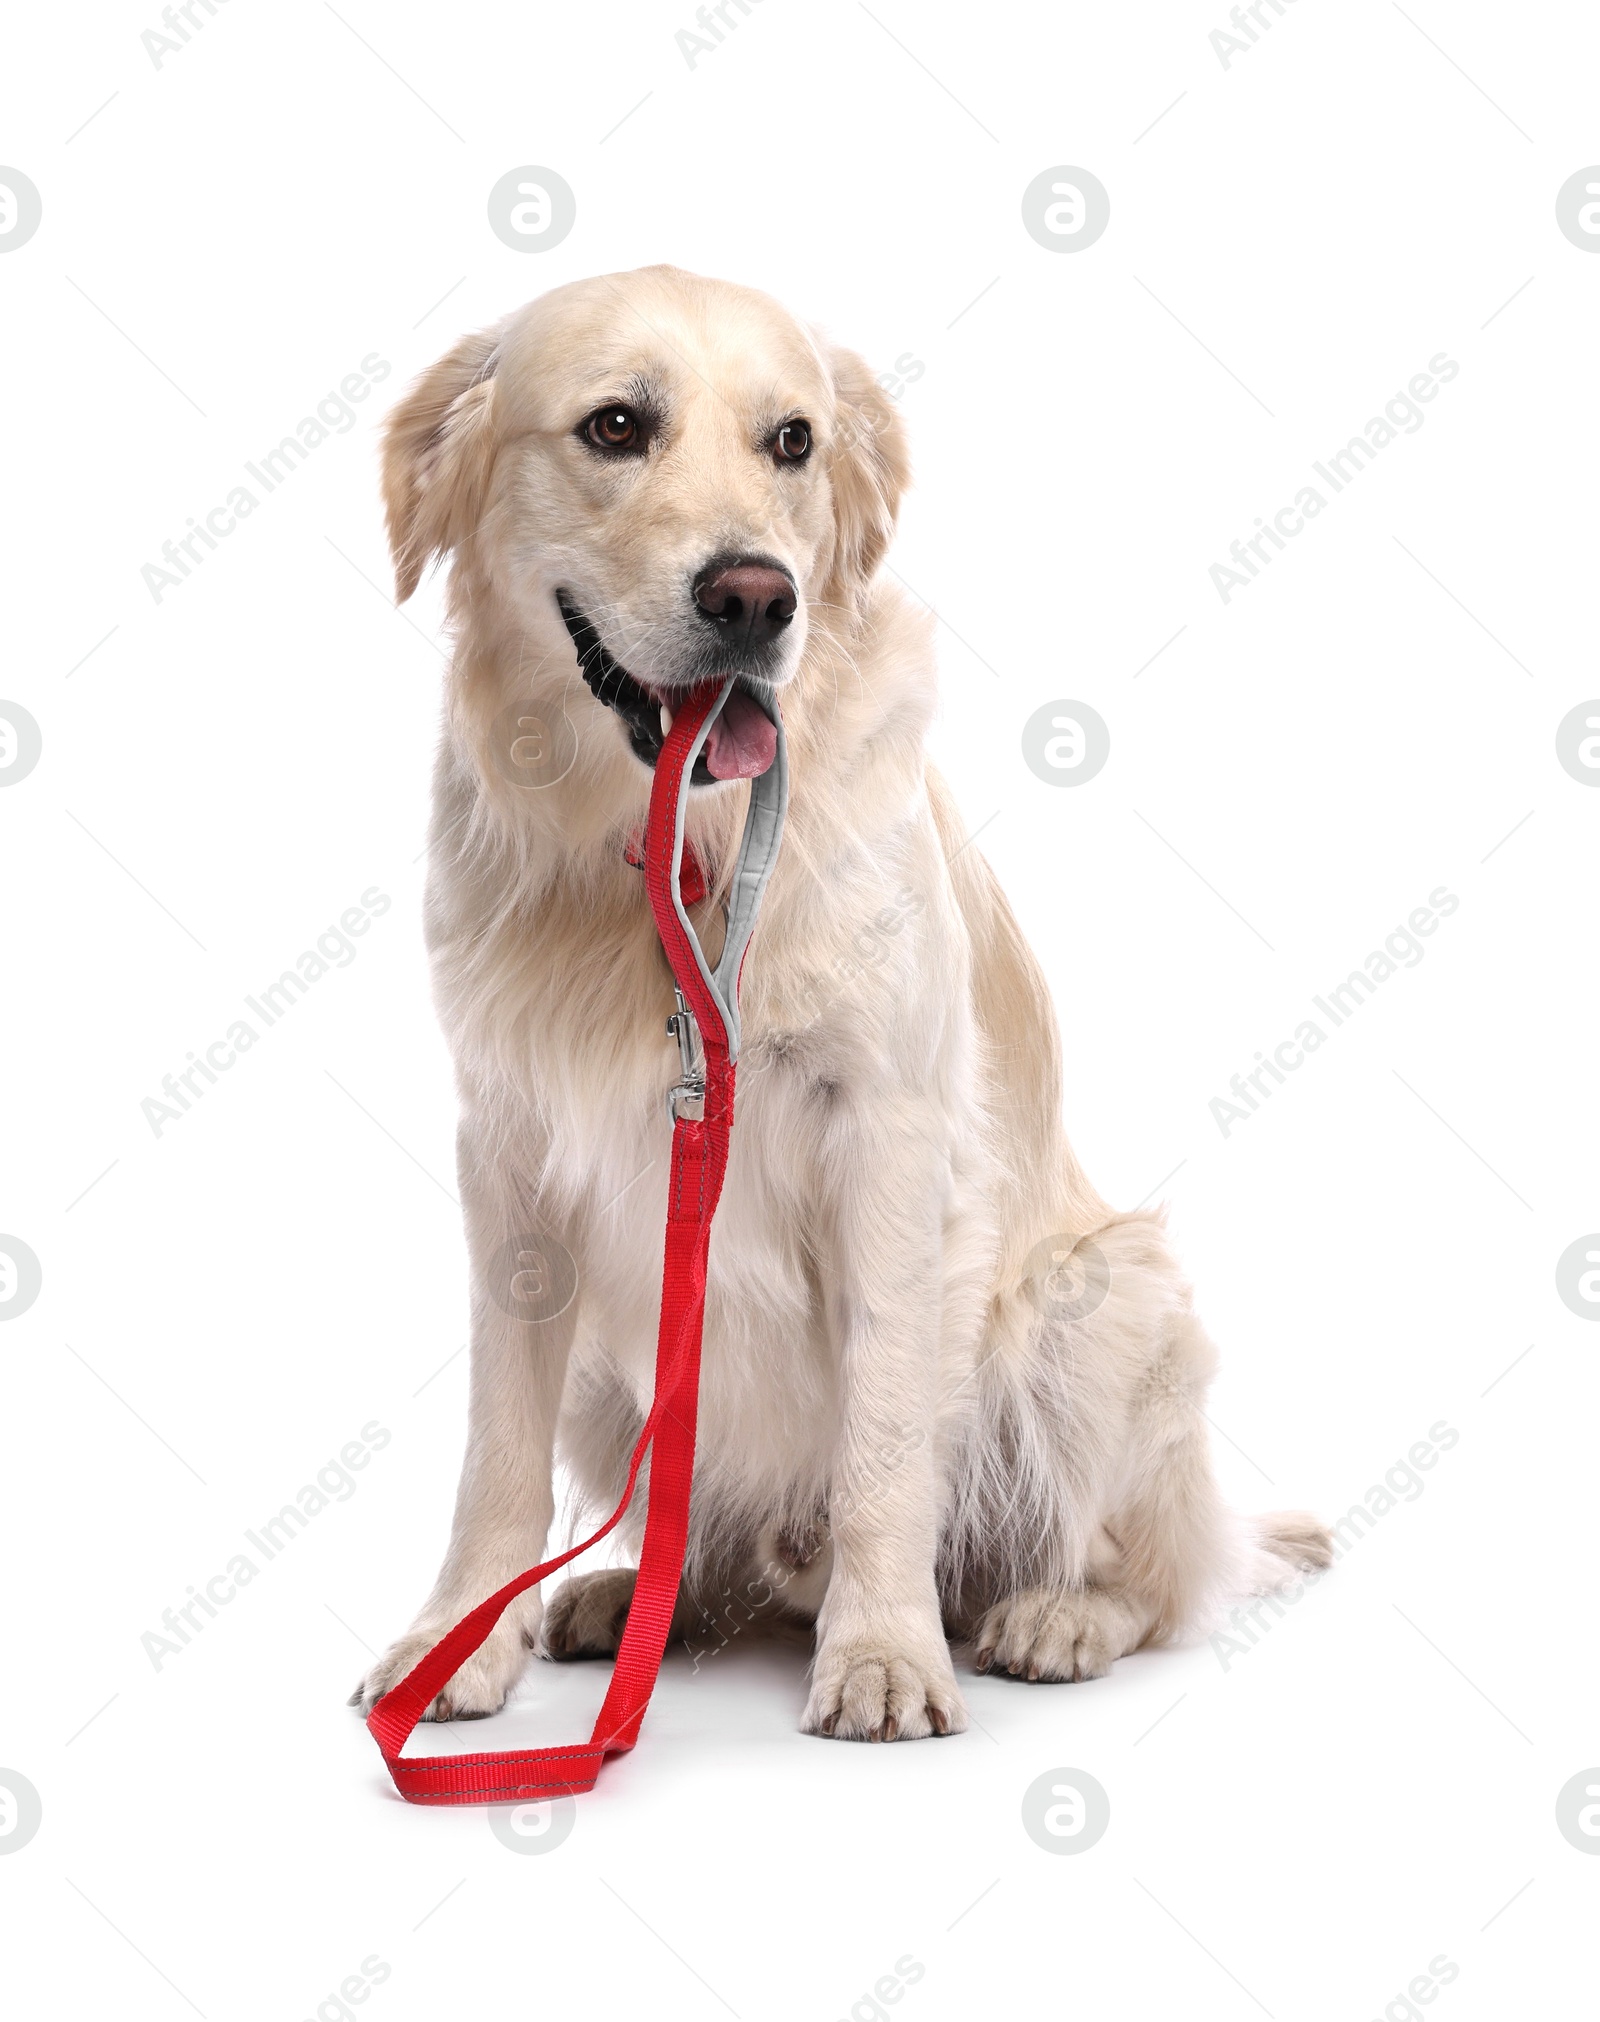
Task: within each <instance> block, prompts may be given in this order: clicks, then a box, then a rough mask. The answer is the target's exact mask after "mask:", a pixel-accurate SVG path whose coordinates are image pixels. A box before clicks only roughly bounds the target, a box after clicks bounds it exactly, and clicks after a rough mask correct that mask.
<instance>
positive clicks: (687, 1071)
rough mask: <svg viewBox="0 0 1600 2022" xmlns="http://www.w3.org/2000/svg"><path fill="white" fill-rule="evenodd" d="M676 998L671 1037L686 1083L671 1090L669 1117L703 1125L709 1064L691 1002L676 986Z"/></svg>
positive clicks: (677, 1120) (676, 1121) (669, 1034)
mask: <svg viewBox="0 0 1600 2022" xmlns="http://www.w3.org/2000/svg"><path fill="white" fill-rule="evenodd" d="M672 994H673V996H674V997H676V998H677V1000H678V1008H677V1010H676V1011H675V1012H674V1013H673V1015H672V1016H671V1017H670V1018H669V1019H668V1020H667V1037H668V1038H669V1039H676V1040H677V1042H678V1060H679V1064H680V1066H681V1068H682V1071H683V1079H682V1080H681V1081H680V1082H679V1083H678V1085H677V1086H676V1087H675V1088H669V1089H668V1090H667V1114H668V1115H669V1116H670V1117H671V1118H672V1120H673V1122H674V1123H682V1122H688V1123H703V1122H704V1121H705V1114H706V1063H705V1057H704V1055H703V1054H702V1052H701V1050H700V1028H699V1026H698V1025H696V1023H695V1018H694V1013H693V1012H692V1011H691V1010H690V1009H689V1000H688V999H687V998H686V997H685V996H684V994H683V992H682V991H681V990H680V989H679V988H678V986H677V984H676V983H674V984H673V986H672Z"/></svg>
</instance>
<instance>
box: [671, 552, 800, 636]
mask: <svg viewBox="0 0 1600 2022" xmlns="http://www.w3.org/2000/svg"><path fill="white" fill-rule="evenodd" d="M694 600H695V602H696V603H697V604H698V605H699V607H700V609H701V611H702V612H703V613H704V614H705V616H706V617H708V618H709V619H710V620H711V621H712V623H713V624H715V625H717V626H719V627H720V628H721V629H722V630H723V631H725V632H727V633H729V634H730V635H731V640H730V643H732V642H733V641H736V642H737V643H738V644H739V645H740V646H742V647H746V648H753V647H758V646H767V645H770V644H771V642H772V641H773V640H774V639H775V638H777V636H778V634H779V633H780V632H781V631H782V630H783V628H784V626H785V625H787V624H788V622H789V620H790V619H791V618H792V617H793V616H794V614H795V606H796V604H797V603H798V601H799V599H798V598H797V597H796V595H795V587H794V584H793V582H792V581H791V580H790V578H789V575H788V572H787V571H786V570H784V569H780V568H776V567H774V565H773V564H772V563H771V562H761V561H747V560H744V559H742V558H735V559H733V560H724V559H722V558H721V557H720V556H719V557H718V558H717V560H716V561H714V562H711V563H709V564H708V565H707V567H706V568H704V569H702V570H701V572H700V574H699V576H698V577H697V578H696V580H695V586H694Z"/></svg>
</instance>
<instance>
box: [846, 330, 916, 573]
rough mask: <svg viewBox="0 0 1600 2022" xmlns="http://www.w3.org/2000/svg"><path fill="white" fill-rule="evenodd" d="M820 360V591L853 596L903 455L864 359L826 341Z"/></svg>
mask: <svg viewBox="0 0 1600 2022" xmlns="http://www.w3.org/2000/svg"><path fill="white" fill-rule="evenodd" d="M828 364H829V367H830V369H831V371H832V373H833V387H834V395H835V398H836V401H837V419H836V421H835V424H834V436H833V442H832V445H831V447H830V449H829V452H828V482H829V483H830V484H831V485H832V487H833V520H834V530H833V531H834V543H833V561H832V566H831V568H830V570H829V575H828V587H827V592H826V594H827V596H828V597H829V598H830V599H831V600H836V601H838V602H841V603H851V604H853V603H854V602H855V601H856V600H857V598H858V597H859V596H860V594H861V592H862V591H863V590H864V589H865V588H866V586H867V584H868V582H869V581H870V580H871V577H872V574H873V571H874V570H875V569H876V568H877V566H878V564H879V562H881V561H882V560H883V557H884V553H885V551H886V550H887V548H888V546H889V541H890V538H891V536H892V535H893V533H894V526H895V520H896V518H897V517H898V515H899V512H900V495H901V493H902V492H903V491H904V490H905V488H906V485H907V484H908V483H909V481H910V477H911V456H910V451H909V449H908V447H907V443H906V432H905V428H904V426H903V425H902V423H901V420H900V416H899V414H898V413H897V412H896V410H895V404H894V402H893V401H892V400H891V399H890V398H889V396H888V394H887V393H885V392H884V390H883V388H882V387H881V386H880V385H879V384H878V382H877V381H876V380H875V379H874V378H873V376H872V371H871V368H870V367H869V366H868V365H867V363H866V361H865V359H862V358H858V357H857V356H856V354H855V353H854V352H853V351H840V350H831V349H830V351H829V352H828Z"/></svg>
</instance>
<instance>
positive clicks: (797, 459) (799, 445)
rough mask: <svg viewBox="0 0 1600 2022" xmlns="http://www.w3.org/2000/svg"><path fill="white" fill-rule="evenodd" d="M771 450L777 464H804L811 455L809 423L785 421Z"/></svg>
mask: <svg viewBox="0 0 1600 2022" xmlns="http://www.w3.org/2000/svg"><path fill="white" fill-rule="evenodd" d="M772 448H773V454H774V455H775V456H776V457H777V459H778V461H779V463H804V462H805V460H806V458H807V457H808V456H809V455H810V454H811V424H810V422H809V421H786V422H785V423H784V424H783V426H782V428H780V429H779V430H778V438H777V440H776V442H774V444H773V445H772Z"/></svg>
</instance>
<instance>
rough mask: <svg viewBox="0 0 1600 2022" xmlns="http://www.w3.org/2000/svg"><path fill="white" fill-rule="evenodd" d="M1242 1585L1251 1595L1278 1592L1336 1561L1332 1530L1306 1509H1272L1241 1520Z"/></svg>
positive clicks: (1324, 1569) (1321, 1570) (1325, 1569)
mask: <svg viewBox="0 0 1600 2022" xmlns="http://www.w3.org/2000/svg"><path fill="white" fill-rule="evenodd" d="M1241 1528H1242V1530H1243V1532H1244V1537H1243V1539H1242V1540H1241V1542H1242V1544H1243V1546H1244V1551H1243V1553H1242V1555H1241V1556H1242V1566H1241V1570H1242V1572H1243V1575H1244V1578H1243V1584H1244V1586H1245V1587H1246V1589H1247V1591H1248V1592H1250V1593H1252V1594H1275V1593H1277V1592H1278V1590H1279V1589H1280V1588H1281V1587H1288V1586H1292V1585H1293V1584H1294V1582H1295V1581H1296V1580H1297V1579H1301V1578H1303V1577H1304V1576H1305V1575H1306V1574H1307V1573H1321V1572H1326V1571H1327V1569H1328V1567H1329V1566H1331V1565H1332V1564H1333V1533H1332V1531H1330V1530H1329V1529H1328V1526H1327V1525H1326V1524H1325V1523H1323V1522H1322V1521H1321V1520H1320V1518H1317V1517H1314V1516H1311V1515H1310V1514H1309V1513H1308V1512H1307V1511H1305V1510H1299V1509H1280V1510H1273V1511H1271V1512H1270V1513H1269V1514H1268V1515H1266V1516H1254V1517H1244V1518H1242V1519H1241Z"/></svg>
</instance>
